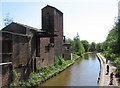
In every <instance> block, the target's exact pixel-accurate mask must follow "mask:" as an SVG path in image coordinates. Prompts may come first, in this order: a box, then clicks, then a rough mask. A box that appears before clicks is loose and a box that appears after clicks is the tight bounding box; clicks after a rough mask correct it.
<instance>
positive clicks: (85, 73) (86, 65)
mask: <svg viewBox="0 0 120 88" xmlns="http://www.w3.org/2000/svg"><path fill="white" fill-rule="evenodd" d="M86 56H87V57H88V59H81V58H80V59H79V60H77V61H76V62H75V64H74V65H73V66H71V67H69V68H68V69H66V70H65V71H63V72H62V73H60V74H59V75H57V76H56V77H53V78H52V79H50V80H48V81H47V82H45V83H43V84H42V85H41V86H97V79H98V76H99V70H100V64H99V61H98V59H97V57H96V55H95V54H88V55H86Z"/></svg>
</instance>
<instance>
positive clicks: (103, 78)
mask: <svg viewBox="0 0 120 88" xmlns="http://www.w3.org/2000/svg"><path fill="white" fill-rule="evenodd" d="M98 56H100V57H102V58H103V60H104V62H105V64H103V61H102V60H101V59H100V61H101V73H100V80H99V85H98V86H117V85H118V81H117V78H115V76H113V85H109V84H110V73H111V72H113V69H115V68H116V67H114V66H113V65H112V64H111V63H110V62H109V61H108V63H107V64H106V58H105V57H103V56H102V55H101V54H100V53H98ZM107 65H109V74H108V75H106V73H107ZM114 74H115V73H114Z"/></svg>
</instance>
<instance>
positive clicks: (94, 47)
mask: <svg viewBox="0 0 120 88" xmlns="http://www.w3.org/2000/svg"><path fill="white" fill-rule="evenodd" d="M89 50H90V51H91V52H94V51H95V50H96V43H95V42H92V43H91V44H90V49H89Z"/></svg>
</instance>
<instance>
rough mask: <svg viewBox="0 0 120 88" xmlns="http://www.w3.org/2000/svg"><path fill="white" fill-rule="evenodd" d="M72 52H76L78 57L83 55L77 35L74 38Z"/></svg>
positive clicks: (82, 48)
mask: <svg viewBox="0 0 120 88" xmlns="http://www.w3.org/2000/svg"><path fill="white" fill-rule="evenodd" d="M74 51H75V52H77V54H78V55H80V56H82V55H83V53H84V51H85V50H84V47H83V45H82V43H81V41H80V37H79V35H78V33H77V35H76V37H75V38H74Z"/></svg>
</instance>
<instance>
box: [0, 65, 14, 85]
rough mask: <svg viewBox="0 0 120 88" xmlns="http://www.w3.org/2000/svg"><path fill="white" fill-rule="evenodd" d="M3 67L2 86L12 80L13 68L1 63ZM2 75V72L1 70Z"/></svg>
mask: <svg viewBox="0 0 120 88" xmlns="http://www.w3.org/2000/svg"><path fill="white" fill-rule="evenodd" d="M0 66H1V68H2V86H5V85H9V83H10V82H11V81H12V77H13V76H12V68H11V66H10V65H9V64H8V65H0ZM0 75H1V72H0Z"/></svg>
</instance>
